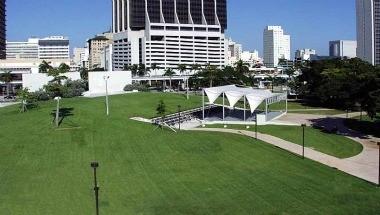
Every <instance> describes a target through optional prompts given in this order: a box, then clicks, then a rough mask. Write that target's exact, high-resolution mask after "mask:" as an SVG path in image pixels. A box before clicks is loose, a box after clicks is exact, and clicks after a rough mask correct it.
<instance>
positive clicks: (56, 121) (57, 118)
mask: <svg viewBox="0 0 380 215" xmlns="http://www.w3.org/2000/svg"><path fill="white" fill-rule="evenodd" d="M55 126H57V127H58V126H59V99H57V110H56V112H55Z"/></svg>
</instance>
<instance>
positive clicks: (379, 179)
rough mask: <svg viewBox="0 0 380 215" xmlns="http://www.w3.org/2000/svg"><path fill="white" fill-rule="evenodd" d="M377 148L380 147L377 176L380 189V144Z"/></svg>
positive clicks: (379, 143)
mask: <svg viewBox="0 0 380 215" xmlns="http://www.w3.org/2000/svg"><path fill="white" fill-rule="evenodd" d="M377 146H379V173H378V176H377V177H378V178H377V186H378V187H380V142H378V143H377Z"/></svg>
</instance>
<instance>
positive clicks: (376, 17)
mask: <svg viewBox="0 0 380 215" xmlns="http://www.w3.org/2000/svg"><path fill="white" fill-rule="evenodd" d="M356 23H357V26H356V27H357V29H356V30H357V42H358V48H357V56H358V57H359V58H361V59H362V60H365V61H368V62H369V63H371V64H373V65H380V0H356Z"/></svg>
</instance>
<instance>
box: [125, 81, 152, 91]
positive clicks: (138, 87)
mask: <svg viewBox="0 0 380 215" xmlns="http://www.w3.org/2000/svg"><path fill="white" fill-rule="evenodd" d="M133 90H138V91H140V92H147V91H148V87H147V86H146V85H142V84H138V83H133V84H128V85H127V86H125V87H124V91H133Z"/></svg>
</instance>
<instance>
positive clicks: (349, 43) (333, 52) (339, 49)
mask: <svg viewBox="0 0 380 215" xmlns="http://www.w3.org/2000/svg"><path fill="white" fill-rule="evenodd" d="M356 47H357V43H356V41H353V40H336V41H330V42H329V50H330V57H339V58H344V57H347V58H355V57H356Z"/></svg>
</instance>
